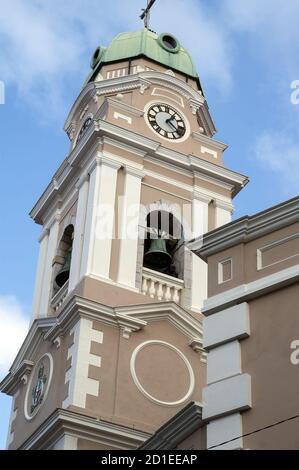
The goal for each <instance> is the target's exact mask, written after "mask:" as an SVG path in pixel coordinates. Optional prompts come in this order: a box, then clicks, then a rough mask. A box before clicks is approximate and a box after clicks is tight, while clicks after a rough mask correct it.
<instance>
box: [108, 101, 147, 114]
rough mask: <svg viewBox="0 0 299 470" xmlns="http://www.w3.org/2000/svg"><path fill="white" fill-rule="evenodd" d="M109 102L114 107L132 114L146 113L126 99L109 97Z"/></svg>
mask: <svg viewBox="0 0 299 470" xmlns="http://www.w3.org/2000/svg"><path fill="white" fill-rule="evenodd" d="M107 102H108V104H109V105H110V106H112V107H113V108H117V109H120V110H122V111H124V112H125V113H127V114H129V115H131V116H136V117H141V116H143V115H144V111H142V110H141V109H138V108H135V107H134V106H131V105H129V104H128V103H126V102H125V101H121V100H118V99H115V98H107Z"/></svg>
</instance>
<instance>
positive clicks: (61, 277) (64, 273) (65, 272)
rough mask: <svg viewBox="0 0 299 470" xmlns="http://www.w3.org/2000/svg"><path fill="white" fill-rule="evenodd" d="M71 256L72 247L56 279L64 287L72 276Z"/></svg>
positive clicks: (59, 285)
mask: <svg viewBox="0 0 299 470" xmlns="http://www.w3.org/2000/svg"><path fill="white" fill-rule="evenodd" d="M71 258H72V249H71V248H70V249H69V251H68V252H67V254H66V257H65V261H64V265H63V266H62V269H61V271H59V273H58V274H57V276H56V279H55V281H56V284H57V285H58V287H62V286H63V285H64V284H65V283H66V281H67V280H68V279H69V277H70V267H71Z"/></svg>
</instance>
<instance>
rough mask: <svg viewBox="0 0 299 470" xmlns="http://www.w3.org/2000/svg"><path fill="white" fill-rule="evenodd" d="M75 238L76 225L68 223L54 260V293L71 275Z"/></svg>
mask: <svg viewBox="0 0 299 470" xmlns="http://www.w3.org/2000/svg"><path fill="white" fill-rule="evenodd" d="M73 239H74V226H73V225H72V224H70V225H68V226H67V227H66V229H65V230H64V232H63V235H62V237H61V240H60V242H59V244H58V249H57V255H56V257H55V260H54V286H53V289H54V293H56V292H57V291H58V290H59V289H61V287H63V286H64V285H65V284H66V282H67V281H68V280H69V277H70V268H71V260H72V250H73Z"/></svg>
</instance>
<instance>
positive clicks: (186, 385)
mask: <svg viewBox="0 0 299 470" xmlns="http://www.w3.org/2000/svg"><path fill="white" fill-rule="evenodd" d="M161 355H163V356H164V357H165V355H167V359H164V365H162V362H163V361H161ZM140 361H141V362H140ZM138 362H139V364H138ZM130 370H131V376H132V379H133V382H134V383H135V385H136V387H137V388H138V390H139V391H140V392H141V393H142V394H143V395H144V396H145V397H146V398H147V399H148V400H150V401H152V402H153V403H156V404H158V405H161V406H169V407H172V406H179V405H182V404H184V403H185V402H187V401H188V400H189V399H190V397H191V396H192V393H193V391H194V387H195V377H194V372H193V369H192V366H191V364H190V362H189V361H188V359H187V358H186V356H185V355H184V354H183V353H182V352H181V351H180V350H179V349H177V348H176V347H175V346H173V345H172V344H169V343H166V342H165V341H160V340H151V341H146V342H144V343H142V344H140V345H139V346H137V348H136V349H135V350H134V351H133V354H132V357H131V361H130ZM170 370H171V371H172V373H174V375H172V379H170V376H169V371H170ZM175 374H177V377H176V376H175ZM145 376H146V377H147V380H146V379H145V381H144V378H145ZM182 377H184V380H183V381H182ZM165 379H166V380H165ZM145 382H146V383H145ZM162 382H164V385H162V386H161V383H162ZM174 384H176V385H175V386H174Z"/></svg>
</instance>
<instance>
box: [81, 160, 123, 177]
mask: <svg viewBox="0 0 299 470" xmlns="http://www.w3.org/2000/svg"><path fill="white" fill-rule="evenodd" d="M102 165H105V166H109V167H111V168H114V169H115V170H119V169H120V168H121V167H122V164H121V163H120V162H118V161H116V160H112V159H111V158H108V157H104V156H103V155H98V156H96V157H95V159H94V160H93V161H92V162H91V164H90V166H89V167H88V170H87V173H88V174H89V175H91V173H92V172H93V170H94V169H95V168H96V167H99V166H102Z"/></svg>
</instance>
